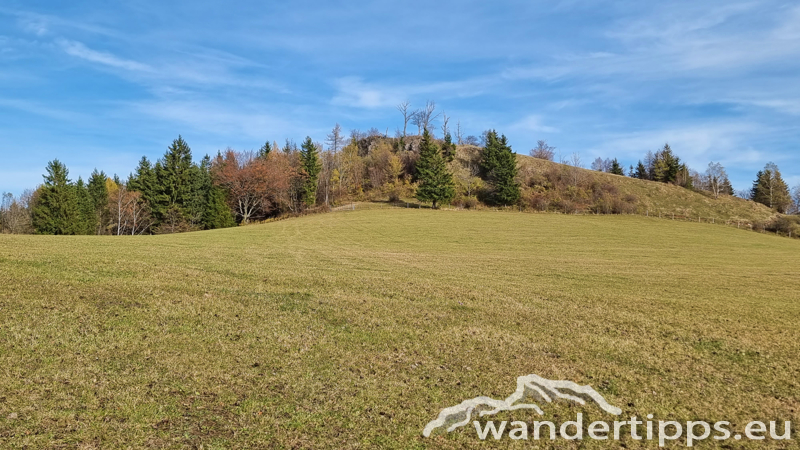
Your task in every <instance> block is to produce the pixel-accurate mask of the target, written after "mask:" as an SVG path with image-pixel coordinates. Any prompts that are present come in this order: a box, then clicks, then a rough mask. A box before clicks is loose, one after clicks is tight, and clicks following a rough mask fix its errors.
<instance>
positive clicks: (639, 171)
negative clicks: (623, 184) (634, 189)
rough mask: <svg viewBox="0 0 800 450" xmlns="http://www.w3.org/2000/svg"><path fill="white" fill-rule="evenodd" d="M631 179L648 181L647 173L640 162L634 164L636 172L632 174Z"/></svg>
mask: <svg viewBox="0 0 800 450" xmlns="http://www.w3.org/2000/svg"><path fill="white" fill-rule="evenodd" d="M633 177H634V178H638V179H640V180H649V179H650V177H649V175H648V173H647V167H645V165H644V164H643V163H642V162H641V161H639V163H638V164H636V171H635V172H634V174H633Z"/></svg>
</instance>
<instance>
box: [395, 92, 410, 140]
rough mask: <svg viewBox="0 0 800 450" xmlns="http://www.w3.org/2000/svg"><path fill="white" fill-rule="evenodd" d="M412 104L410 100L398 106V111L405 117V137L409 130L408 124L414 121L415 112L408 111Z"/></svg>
mask: <svg viewBox="0 0 800 450" xmlns="http://www.w3.org/2000/svg"><path fill="white" fill-rule="evenodd" d="M410 105H411V103H409V102H408V100H406V101H404V102H403V103H400V104H399V105H397V110H398V111H400V114H402V115H403V137H406V130H407V129H408V122H409V121H411V120H412V119H413V116H414V111H411V110H409V109H408V107H409V106H410Z"/></svg>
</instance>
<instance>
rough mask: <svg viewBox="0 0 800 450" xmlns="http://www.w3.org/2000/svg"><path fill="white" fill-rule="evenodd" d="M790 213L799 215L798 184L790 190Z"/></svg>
mask: <svg viewBox="0 0 800 450" xmlns="http://www.w3.org/2000/svg"><path fill="white" fill-rule="evenodd" d="M792 203H793V205H792V213H793V214H800V184H798V185H797V186H795V187H794V189H792Z"/></svg>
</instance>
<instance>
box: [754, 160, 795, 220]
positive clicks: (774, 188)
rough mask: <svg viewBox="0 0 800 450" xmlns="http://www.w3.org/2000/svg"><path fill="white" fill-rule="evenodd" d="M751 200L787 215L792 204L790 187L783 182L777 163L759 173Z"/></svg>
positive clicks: (770, 164)
mask: <svg viewBox="0 0 800 450" xmlns="http://www.w3.org/2000/svg"><path fill="white" fill-rule="evenodd" d="M751 199H752V200H753V201H754V202H758V203H761V204H764V205H766V206H769V207H770V208H773V209H775V210H777V211H778V212H780V213H785V212H786V211H787V210H788V209H789V207H790V206H791V203H792V200H791V196H790V195H789V186H788V185H787V184H786V182H784V181H783V178H782V177H781V172H780V170H779V169H778V166H777V165H775V163H772V162H770V163H768V164H767V165H766V166H765V167H764V170H761V171H759V172H758V174H757V175H756V180H755V181H754V182H753V189H752V190H751Z"/></svg>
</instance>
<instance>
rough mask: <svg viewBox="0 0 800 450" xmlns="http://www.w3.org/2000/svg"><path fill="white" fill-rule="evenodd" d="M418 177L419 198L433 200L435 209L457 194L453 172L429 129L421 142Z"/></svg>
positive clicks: (423, 134)
mask: <svg viewBox="0 0 800 450" xmlns="http://www.w3.org/2000/svg"><path fill="white" fill-rule="evenodd" d="M416 179H417V180H418V181H419V186H418V187H417V199H418V200H420V201H423V202H431V203H432V204H433V208H434V209H436V208H438V207H439V204H440V203H447V202H450V200H452V199H453V197H454V196H455V194H456V185H455V182H453V174H451V173H450V171H449V170H447V164H446V161H445V159H444V157H443V156H442V153H441V151H440V149H439V147H438V146H437V145H436V144H435V143H434V142H433V139H432V138H431V135H430V133H429V132H428V130H427V129H426V130H425V131H424V132H423V133H422V141H420V144H419V159H418V160H417V167H416Z"/></svg>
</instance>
